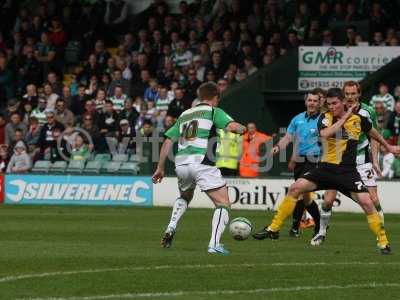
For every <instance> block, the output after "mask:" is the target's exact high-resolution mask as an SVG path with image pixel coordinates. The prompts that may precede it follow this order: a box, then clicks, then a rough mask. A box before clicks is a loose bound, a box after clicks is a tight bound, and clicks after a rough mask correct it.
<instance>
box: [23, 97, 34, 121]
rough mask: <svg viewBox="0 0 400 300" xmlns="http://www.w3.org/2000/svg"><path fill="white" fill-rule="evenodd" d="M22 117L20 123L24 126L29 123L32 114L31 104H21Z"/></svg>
mask: <svg viewBox="0 0 400 300" xmlns="http://www.w3.org/2000/svg"><path fill="white" fill-rule="evenodd" d="M22 104H23V106H22V115H23V116H24V118H23V120H22V122H24V123H25V124H28V123H29V118H30V117H31V114H32V104H31V103H29V102H25V103H22Z"/></svg>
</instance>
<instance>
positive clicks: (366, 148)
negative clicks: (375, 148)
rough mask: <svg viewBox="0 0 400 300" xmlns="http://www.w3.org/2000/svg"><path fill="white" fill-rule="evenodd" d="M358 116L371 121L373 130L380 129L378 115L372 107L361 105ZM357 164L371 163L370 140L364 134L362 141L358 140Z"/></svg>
mask: <svg viewBox="0 0 400 300" xmlns="http://www.w3.org/2000/svg"><path fill="white" fill-rule="evenodd" d="M358 114H359V115H361V116H363V117H365V118H367V119H368V120H369V121H370V123H371V124H372V127H373V128H375V129H376V128H377V127H378V125H377V122H376V119H377V117H376V113H375V110H374V109H373V108H372V107H371V106H369V105H367V104H365V103H361V106H360V109H359V111H358ZM356 162H357V165H362V164H365V163H369V162H371V158H370V143H369V138H368V136H367V135H366V134H365V133H364V132H362V133H361V135H360V139H359V140H358V146H357V160H356Z"/></svg>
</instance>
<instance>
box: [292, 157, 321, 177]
mask: <svg viewBox="0 0 400 300" xmlns="http://www.w3.org/2000/svg"><path fill="white" fill-rule="evenodd" d="M316 167H317V163H313V162H309V161H304V162H296V166H295V167H294V170H293V175H294V180H297V179H299V178H300V177H301V176H302V175H303V174H305V173H307V172H308V171H310V170H312V169H315V168H316Z"/></svg>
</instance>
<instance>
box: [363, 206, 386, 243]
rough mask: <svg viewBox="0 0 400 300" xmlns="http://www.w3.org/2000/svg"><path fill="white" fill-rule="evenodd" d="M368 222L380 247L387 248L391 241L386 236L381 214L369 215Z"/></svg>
mask: <svg viewBox="0 0 400 300" xmlns="http://www.w3.org/2000/svg"><path fill="white" fill-rule="evenodd" d="M367 220H368V225H369V228H370V229H371V231H372V232H373V233H374V234H375V235H376V236H377V238H378V245H379V247H385V246H386V245H387V244H389V241H388V239H387V236H386V231H385V228H384V227H383V224H382V221H381V218H380V217H379V214H378V213H373V214H371V215H368V216H367Z"/></svg>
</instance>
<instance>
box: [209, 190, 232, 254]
mask: <svg viewBox="0 0 400 300" xmlns="http://www.w3.org/2000/svg"><path fill="white" fill-rule="evenodd" d="M206 194H207V196H208V197H209V198H210V199H211V200H212V201H213V202H214V205H215V211H214V214H213V218H212V229H211V238H210V243H209V244H208V252H209V253H218V254H224V255H227V254H229V251H228V250H226V249H225V248H224V246H223V245H222V244H221V243H220V241H221V236H222V234H223V233H224V231H225V228H226V225H228V222H229V208H230V202H229V196H228V189H227V187H226V186H223V187H220V188H217V189H212V190H208V191H206Z"/></svg>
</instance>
